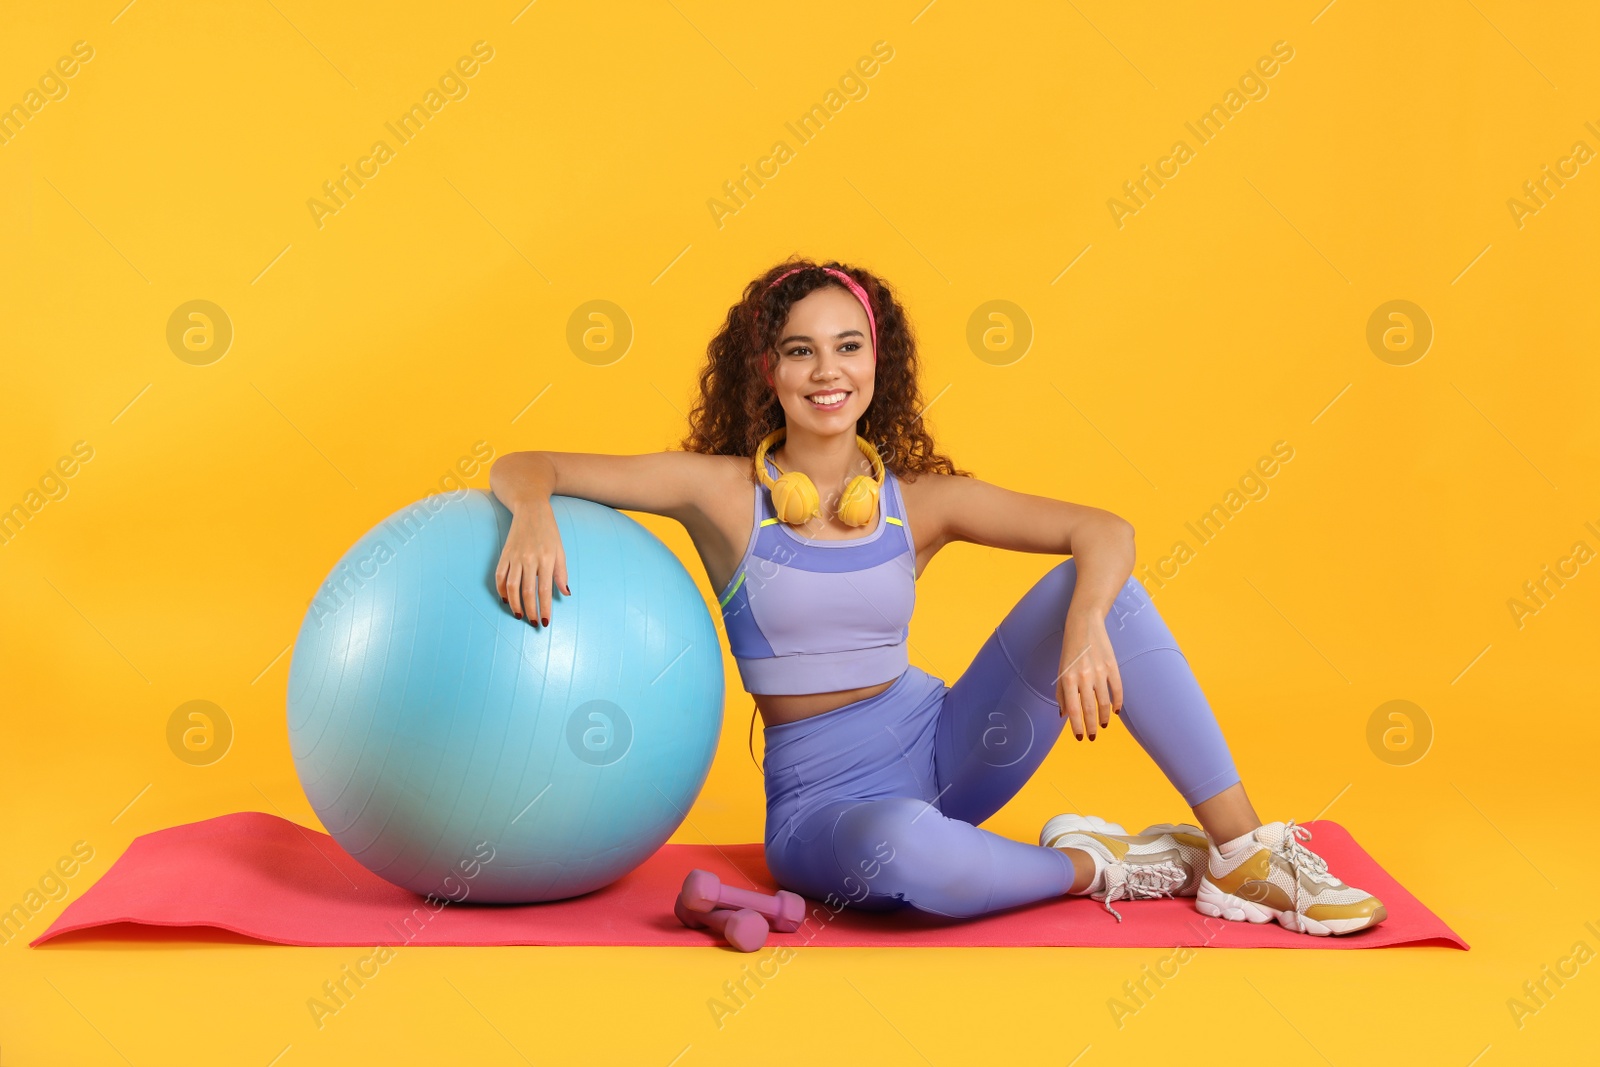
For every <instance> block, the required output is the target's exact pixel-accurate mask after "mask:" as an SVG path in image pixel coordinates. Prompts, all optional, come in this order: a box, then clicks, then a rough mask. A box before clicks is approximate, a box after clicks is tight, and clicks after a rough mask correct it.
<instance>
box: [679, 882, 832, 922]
mask: <svg viewBox="0 0 1600 1067" xmlns="http://www.w3.org/2000/svg"><path fill="white" fill-rule="evenodd" d="M678 899H679V900H681V901H683V906H684V907H685V908H688V909H689V910H690V911H694V912H709V911H710V910H711V909H713V908H749V909H750V910H751V911H755V912H759V913H760V914H762V915H764V916H766V919H767V922H768V924H769V925H770V926H771V927H772V929H774V930H776V931H778V932H779V933H780V934H788V933H793V932H794V931H796V930H798V929H800V924H801V923H803V922H805V918H806V901H805V898H804V897H802V896H801V895H800V894H799V893H791V892H789V891H788V890H787V889H780V890H778V894H777V896H770V895H768V894H766V893H757V892H754V891H753V890H749V889H738V888H735V887H734V886H731V885H723V884H722V881H721V879H719V878H718V877H717V876H716V875H714V874H712V873H711V872H710V871H702V870H700V869H699V868H696V869H695V870H692V871H690V872H689V876H688V877H687V878H685V879H684V880H683V892H681V893H679V894H678Z"/></svg>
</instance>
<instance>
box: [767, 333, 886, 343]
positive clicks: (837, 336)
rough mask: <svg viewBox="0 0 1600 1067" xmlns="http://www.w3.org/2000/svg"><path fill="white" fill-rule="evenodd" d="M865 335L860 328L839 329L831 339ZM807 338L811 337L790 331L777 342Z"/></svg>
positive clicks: (806, 339) (805, 339) (807, 339)
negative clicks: (790, 332)
mask: <svg viewBox="0 0 1600 1067" xmlns="http://www.w3.org/2000/svg"><path fill="white" fill-rule="evenodd" d="M865 336H867V335H866V334H864V333H862V332H861V331H860V330H854V329H852V330H841V331H840V332H838V333H836V334H834V335H833V339H834V340H835V341H837V340H839V339H840V338H841V337H865ZM809 340H811V338H810V337H808V336H806V335H805V334H803V333H792V334H790V335H789V336H788V337H785V338H784V339H783V340H781V341H779V342H778V343H779V344H780V345H786V344H788V343H789V342H790V341H809Z"/></svg>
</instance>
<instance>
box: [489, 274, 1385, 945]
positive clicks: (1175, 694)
mask: <svg viewBox="0 0 1600 1067" xmlns="http://www.w3.org/2000/svg"><path fill="white" fill-rule="evenodd" d="M917 372H918V364H917V350H916V342H915V339H914V336H913V332H912V329H911V324H910V323H909V322H908V321H907V319H906V316H905V312H904V310H903V309H902V308H901V306H900V304H899V302H898V300H897V299H896V297H895V294H894V292H893V291H892V290H891V289H890V287H889V286H888V284H887V283H885V282H884V281H883V280H881V279H879V278H876V277H874V276H873V275H871V274H869V273H868V272H866V271H864V270H860V269H857V268H851V267H846V266H843V265H842V264H839V263H829V264H826V265H823V266H818V265H816V264H814V263H811V262H810V261H804V260H801V261H791V262H789V263H786V264H781V265H779V266H777V267H774V268H773V269H771V270H770V271H768V272H767V273H766V274H765V275H763V276H762V277H760V278H758V279H756V280H755V281H753V282H751V283H750V285H749V286H748V287H747V288H746V290H745V293H744V297H743V299H742V300H741V301H740V302H739V303H738V304H736V305H734V306H733V307H732V308H731V309H730V310H729V312H728V317H727V321H726V322H725V323H724V324H723V326H722V329H721V330H720V331H719V332H718V334H717V335H716V337H714V338H713V339H712V341H711V344H710V346H709V359H708V361H707V363H706V365H705V367H704V369H703V370H702V371H701V374H700V390H701V395H700V397H699V399H698V400H697V402H696V403H695V405H694V409H693V412H692V414H691V416H690V433H689V435H688V436H687V437H686V438H685V440H684V441H683V442H682V445H683V451H669V452H662V453H658V454H653V455H643V456H608V455H590V454H581V453H565V452H518V453H513V454H510V455H507V456H503V457H502V458H501V459H499V460H498V461H496V463H495V464H494V467H493V469H492V470H491V473H490V479H489V480H490V487H491V489H492V490H493V492H494V494H495V495H496V496H497V497H498V498H499V499H500V500H501V502H502V503H504V504H505V505H506V506H507V507H508V508H510V509H511V511H512V513H513V521H512V524H511V530H510V533H509V535H508V536H507V538H506V544H505V549H504V551H503V553H502V555H501V558H500V562H499V566H498V569H497V570H496V574H495V580H496V583H497V585H498V587H499V589H500V594H501V597H502V598H503V599H504V600H505V601H506V603H507V605H508V606H509V608H510V610H511V611H512V613H513V614H515V615H516V616H517V617H519V618H526V619H527V620H528V621H529V622H530V623H533V624H535V625H549V624H550V622H551V616H552V611H551V605H552V596H553V594H554V592H555V591H557V590H559V591H560V592H561V593H562V594H564V595H566V596H571V595H573V593H572V589H571V588H570V587H569V586H568V584H567V576H566V563H565V558H564V556H563V554H562V548H561V540H560V536H559V533H558V531H557V528H556V523H555V518H554V515H553V512H552V510H551V507H550V496H551V495H552V494H555V493H560V494H564V495H567V496H577V497H583V498H585V499H588V500H594V501H598V502H599V503H602V504H606V505H609V506H611V507H614V508H622V509H626V510H630V511H647V512H651V513H654V514H658V515H666V516H669V517H671V518H674V519H677V520H678V521H679V522H681V523H683V525H684V526H685V527H686V528H687V529H688V531H689V534H690V536H691V538H692V539H693V541H694V545H695V548H696V550H697V551H698V552H699V554H700V558H701V561H702V562H703V563H704V565H705V568H706V574H707V577H708V578H709V579H710V581H711V584H712V587H713V588H714V589H716V590H718V600H719V604H720V607H721V610H722V616H723V621H724V626H725V630H726V633H727V636H728V643H729V647H730V649H731V651H732V652H733V655H734V658H735V660H736V662H737V664H738V667H739V672H740V677H741V680H742V682H743V684H744V686H745V688H746V689H747V690H749V691H750V692H751V693H752V695H753V696H754V698H755V703H756V707H757V708H758V709H759V710H760V712H761V715H762V719H763V721H764V723H765V730H764V733H763V736H764V738H765V740H766V757H765V768H764V776H765V782H766V794H767V822H766V858H767V865H768V868H769V869H770V870H771V872H772V874H773V876H774V877H775V878H776V879H777V880H778V882H779V884H781V885H783V886H785V887H787V888H789V889H793V890H796V891H798V892H800V893H803V894H805V895H807V896H811V897H813V898H817V899H822V898H824V897H828V898H832V897H834V896H839V897H843V898H846V899H848V901H849V903H851V904H853V905H854V906H856V907H860V908H867V909H872V910H888V909H893V908H900V907H904V906H906V905H908V904H909V905H911V906H913V907H916V908H918V909H921V910H923V911H927V912H932V913H935V914H939V915H946V916H960V917H965V916H973V915H981V914H984V913H987V912H992V911H998V910H1000V909H1004V908H1010V907H1014V906H1017V905H1020V904H1025V903H1029V902H1032V901H1038V900H1043V899H1046V898H1050V897H1057V896H1061V895H1063V894H1072V895H1089V896H1092V897H1093V898H1094V899H1096V900H1100V901H1102V902H1104V904H1105V906H1106V908H1107V910H1109V911H1111V912H1112V914H1113V915H1116V916H1117V919H1118V921H1121V915H1120V914H1118V913H1117V912H1116V910H1115V909H1114V908H1112V907H1111V904H1112V902H1113V901H1116V900H1124V899H1143V898H1150V897H1157V896H1192V897H1195V898H1196V901H1195V906H1196V908H1197V909H1198V910H1200V911H1201V912H1202V913H1204V914H1206V915H1210V916H1216V917H1221V918H1225V919H1233V920H1247V921H1250V922H1267V921H1271V920H1274V919H1275V920H1276V921H1278V922H1279V923H1280V924H1281V925H1283V926H1284V927H1286V928H1287V929H1290V930H1295V931H1301V932H1305V933H1311V934H1342V933H1349V932H1351V931H1354V930H1360V929H1365V928H1367V927H1370V926H1373V925H1375V924H1377V923H1379V922H1381V921H1383V919H1384V918H1385V913H1384V908H1383V905H1382V904H1381V903H1380V902H1379V901H1378V900H1377V899H1376V898H1375V897H1373V896H1371V895H1370V894H1368V893H1365V892H1363V891H1361V890H1359V889H1354V888H1351V887H1349V886H1346V885H1344V884H1343V883H1342V882H1340V881H1339V880H1338V879H1337V878H1335V877H1334V876H1333V875H1332V874H1330V873H1329V872H1328V869H1327V864H1326V863H1325V862H1324V861H1323V860H1322V859H1321V857H1319V856H1317V855H1316V854H1315V853H1313V852H1311V851H1310V850H1309V849H1307V848H1306V847H1305V846H1304V845H1302V844H1301V841H1302V840H1305V839H1308V838H1309V837H1310V833H1309V831H1307V830H1306V829H1305V828H1304V827H1300V826H1296V825H1295V824H1294V821H1293V820H1289V821H1287V822H1274V823H1271V824H1268V825H1262V822H1261V820H1260V819H1259V818H1258V817H1257V816H1256V813H1255V809H1254V808H1253V807H1251V804H1250V801H1249V800H1248V798H1247V797H1246V796H1245V791H1244V786H1243V784H1242V783H1241V782H1240V779H1239V775H1238V772H1237V771H1236V770H1235V769H1234V766H1233V762H1232V758H1231V756H1230V754H1229V751H1228V746H1227V744H1226V742H1225V741H1224V740H1223V737H1222V733H1221V730H1220V729H1219V727H1218V725H1217V721H1216V718H1215V716H1213V714H1212V712H1211V709H1210V707H1209V706H1208V705H1207V703H1206V699H1205V697H1204V695H1203V694H1202V693H1201V691H1200V687H1199V685H1198V684H1197V683H1196V681H1195V678H1194V675H1193V673H1192V672H1191V671H1190V669H1189V665H1188V662H1187V660H1186V659H1185V658H1184V656H1183V653H1182V652H1181V651H1179V649H1178V646H1177V644H1176V642H1175V641H1174V639H1173V637H1172V634H1171V632H1170V631H1169V630H1168V629H1167V626H1166V624H1165V623H1164V622H1163V621H1162V619H1161V616H1160V615H1159V613H1158V612H1157V611H1156V609H1155V607H1154V605H1152V604H1151V602H1150V598H1149V596H1148V595H1147V594H1146V593H1145V591H1144V589H1143V587H1142V586H1141V585H1140V584H1139V583H1138V582H1137V581H1135V580H1133V579H1132V578H1131V577H1130V575H1131V574H1132V570H1133V562H1134V539H1133V527H1132V526H1131V525H1129V524H1128V523H1127V522H1126V521H1125V520H1123V519H1121V518H1119V517H1118V516H1116V515H1113V514H1111V513H1110V512H1107V511H1102V510H1100V509H1098V508H1092V507H1086V506H1083V505H1079V504H1071V503H1066V502H1064V501H1058V500H1051V499H1049V498H1046V497H1039V496H1030V495H1026V494H1022V493H1016V492H1012V491H1009V490H1006V489H1002V488H999V487H997V486H994V485H989V484H987V483H985V482H982V481H979V480H978V479H976V478H974V477H972V476H971V475H970V474H968V473H967V472H965V471H961V470H957V469H956V468H955V466H954V465H953V464H952V463H951V461H950V460H949V459H948V458H946V457H945V456H943V455H941V454H939V453H938V452H937V451H936V450H935V446H934V442H933V438H932V437H931V435H930V434H929V433H928V430H927V427H926V426H925V425H924V423H923V422H922V421H921V407H922V402H921V395H920V391H919V389H918V383H917V376H918V373H917ZM952 541H968V542H973V543H976V544H981V545H987V546H990V547H994V548H1007V549H1014V550H1017V551H1021V552H1044V553H1050V554H1054V555H1067V556H1071V557H1072V558H1070V559H1067V560H1064V561H1063V562H1061V563H1060V564H1058V565H1057V566H1055V567H1054V568H1053V569H1051V570H1050V571H1048V572H1047V573H1046V574H1045V575H1044V577H1043V578H1041V579H1040V580H1039V581H1038V583H1037V584H1035V585H1034V587H1033V588H1032V589H1031V590H1029V591H1028V592H1027V593H1026V594H1025V595H1024V596H1023V598H1022V600H1021V601H1020V602H1019V603H1018V604H1017V605H1016V606H1015V607H1014V608H1013V609H1012V610H1011V611H1010V612H1009V613H1008V614H1007V616H1006V617H1005V619H1004V620H1003V621H1001V623H1000V625H999V627H998V628H997V629H996V630H995V631H994V632H993V633H991V634H990V635H989V638H988V640H987V641H986V642H985V643H984V645H983V647H982V648H981V649H980V650H979V652H978V654H977V657H976V658H975V659H974V660H973V662H972V664H971V665H970V666H969V667H968V668H967V670H966V671H965V672H964V673H963V674H962V675H961V677H960V678H958V679H957V680H956V681H955V682H954V684H951V685H946V684H945V683H944V682H943V680H941V679H939V678H935V677H933V676H931V675H929V674H927V673H926V672H924V671H923V670H921V669H919V668H917V667H915V666H912V665H910V663H909V661H908V658H907V652H906V648H907V636H908V624H909V620H910V617H911V611H912V606H913V604H914V601H915V581H916V578H917V577H918V576H919V575H920V574H921V573H922V571H923V569H924V568H925V567H926V566H927V564H928V561H929V560H931V559H932V558H933V556H934V554H935V553H937V552H938V551H939V549H941V548H943V547H944V546H945V545H947V544H949V543H951V542H952ZM1113 714H1119V715H1120V716H1121V718H1122V721H1123V722H1124V723H1126V724H1127V726H1128V729H1129V732H1130V733H1132V734H1133V736H1134V739H1135V740H1136V741H1137V742H1138V743H1139V744H1140V745H1141V746H1142V747H1143V748H1144V749H1145V751H1146V752H1148V753H1149V755H1150V756H1151V758H1152V759H1153V760H1154V761H1155V762H1156V765H1157V766H1158V767H1160V769H1161V770H1162V772H1163V773H1165V774H1166V776H1167V778H1168V779H1169V780H1170V781H1171V782H1172V783H1173V785H1174V786H1175V787H1176V788H1177V789H1178V790H1179V792H1180V793H1182V794H1183V797H1184V800H1185V801H1186V802H1187V803H1188V804H1190V805H1191V806H1192V807H1193V810H1194V813H1195V817H1196V819H1197V820H1198V822H1199V823H1200V826H1198V827H1197V826H1193V825H1188V824H1184V825H1174V824H1170V823H1165V824H1161V825H1159V826H1153V827H1149V828H1147V829H1146V830H1145V831H1143V832H1142V833H1140V834H1136V835H1129V834H1127V833H1126V832H1125V831H1123V829H1122V828H1121V827H1120V826H1115V825H1112V824H1109V823H1106V822H1104V821H1102V820H1099V819H1094V818H1091V817H1083V816H1076V815H1059V816H1056V817H1055V818H1053V819H1051V820H1050V821H1049V822H1047V823H1046V824H1045V826H1044V829H1043V830H1042V832H1041V833H1040V840H1039V844H1038V845H1032V844H1026V843H1023V842H1020V841H1013V840H1010V839H1008V838H1005V837H1001V836H1000V835H998V834H995V833H992V832H990V831H988V830H983V829H980V828H979V827H978V826H977V824H978V823H981V822H983V821H984V820H985V819H987V818H989V816H991V815H993V814H994V813H995V812H996V811H998V810H999V809H1000V807H1001V806H1002V805H1003V804H1004V803H1005V802H1006V801H1007V800H1009V799H1010V798H1011V797H1012V796H1013V795H1014V794H1015V793H1016V791H1017V790H1018V789H1019V788H1020V787H1021V786H1022V784H1023V783H1024V782H1025V781H1027V779H1028V777H1029V776H1030V775H1032V773H1033V772H1034V771H1035V770H1036V769H1037V768H1038V767H1039V765H1040V764H1041V763H1042V762H1043V760H1044V758H1045V756H1046V755H1047V754H1048V753H1049V751H1050V749H1051V746H1052V745H1053V744H1054V742H1055V740H1056V738H1057V736H1058V735H1059V734H1060V732H1061V728H1062V725H1063V719H1065V720H1066V721H1068V722H1070V723H1071V726H1072V733H1073V736H1074V737H1076V738H1077V739H1078V740H1080V741H1081V740H1083V739H1084V738H1085V737H1087V738H1088V739H1089V740H1090V741H1093V740H1094V739H1095V738H1096V737H1097V736H1098V735H1099V731H1101V730H1104V729H1106V728H1107V727H1109V726H1110V723H1111V716H1112V715H1113ZM752 725H753V719H752ZM1202 827H1203V829H1202Z"/></svg>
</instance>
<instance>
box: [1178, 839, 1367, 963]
mask: <svg viewBox="0 0 1600 1067" xmlns="http://www.w3.org/2000/svg"><path fill="white" fill-rule="evenodd" d="M1310 838H1311V831H1310V830H1307V829H1306V828H1305V827H1304V826H1296V825H1295V822H1294V820H1293V819H1290V820H1289V821H1288V822H1287V823H1282V822H1274V823H1268V824H1267V825H1265V826H1261V827H1257V828H1256V829H1255V830H1253V831H1252V832H1250V833H1248V834H1244V835H1243V836H1241V837H1237V838H1235V839H1234V840H1232V841H1227V842H1223V843H1222V845H1220V846H1219V845H1218V844H1216V843H1215V842H1213V843H1212V844H1211V847H1210V849H1209V856H1208V862H1207V865H1206V871H1205V877H1204V878H1202V879H1201V880H1200V891H1199V894H1198V896H1197V897H1196V899H1195V904H1194V906H1195V909H1196V910H1198V911H1199V912H1200V913H1201V914H1202V915H1209V916H1212V917H1213V918H1221V919H1230V920H1233V921H1235V922H1253V923H1264V922H1271V921H1273V920H1276V921H1277V923H1278V925H1279V926H1282V927H1283V928H1284V929H1285V930H1293V931H1295V932H1296V933H1303V934H1315V935H1317V936H1318V937H1324V936H1327V935H1329V934H1349V933H1354V932H1355V931H1357V930H1365V929H1366V928H1367V927H1369V926H1376V925H1378V924H1379V923H1381V922H1383V920H1384V919H1386V918H1388V912H1386V911H1385V910H1384V907H1383V902H1382V901H1381V900H1379V899H1378V898H1377V897H1375V896H1373V895H1372V894H1371V893H1368V892H1366V891H1365V890H1362V889H1356V888H1354V887H1353V886H1348V885H1345V884H1344V883H1343V882H1341V881H1340V880H1339V879H1337V878H1335V877H1334V876H1333V875H1331V874H1329V873H1328V863H1327V861H1326V860H1324V859H1323V858H1322V857H1321V856H1319V855H1317V854H1316V853H1315V852H1312V851H1311V850H1310V849H1308V848H1306V847H1305V846H1304V845H1302V844H1301V843H1300V842H1301V841H1304V840H1310Z"/></svg>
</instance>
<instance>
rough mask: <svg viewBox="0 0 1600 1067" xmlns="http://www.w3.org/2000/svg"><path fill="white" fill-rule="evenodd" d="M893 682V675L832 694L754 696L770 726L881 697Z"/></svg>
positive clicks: (752, 696) (764, 719) (765, 721)
mask: <svg viewBox="0 0 1600 1067" xmlns="http://www.w3.org/2000/svg"><path fill="white" fill-rule="evenodd" d="M893 684H894V679H893V678H891V679H889V680H888V681H887V682H879V683H878V684H877V685H865V686H861V687H860V688H858V689H840V690H838V691H836V692H832V693H753V694H751V699H753V700H754V701H755V702H756V707H757V708H759V709H760V710H761V721H762V722H763V723H765V724H766V725H768V726H777V725H779V724H781V723H786V722H795V721H797V720H799V719H809V718H811V716H813V715H821V714H822V713H823V712H825V711H833V710H835V709H836V708H842V707H844V706H845V705H846V704H854V703H855V702H856V701H858V700H865V699H867V698H868V697H873V696H877V695H878V694H879V693H881V692H883V691H884V690H885V689H887V688H889V687H890V686H891V685H893Z"/></svg>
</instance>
